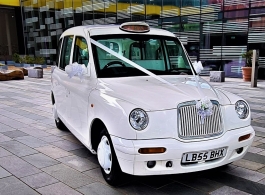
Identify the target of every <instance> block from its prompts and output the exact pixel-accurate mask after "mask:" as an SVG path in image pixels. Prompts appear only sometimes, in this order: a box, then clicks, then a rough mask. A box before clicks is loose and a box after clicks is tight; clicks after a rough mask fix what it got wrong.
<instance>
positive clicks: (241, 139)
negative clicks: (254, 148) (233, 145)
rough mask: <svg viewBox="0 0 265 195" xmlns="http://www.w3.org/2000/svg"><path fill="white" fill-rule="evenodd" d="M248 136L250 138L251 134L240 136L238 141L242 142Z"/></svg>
mask: <svg viewBox="0 0 265 195" xmlns="http://www.w3.org/2000/svg"><path fill="white" fill-rule="evenodd" d="M248 138H250V134H247V135H243V136H240V137H239V138H238V141H239V142H241V141H244V140H246V139H248Z"/></svg>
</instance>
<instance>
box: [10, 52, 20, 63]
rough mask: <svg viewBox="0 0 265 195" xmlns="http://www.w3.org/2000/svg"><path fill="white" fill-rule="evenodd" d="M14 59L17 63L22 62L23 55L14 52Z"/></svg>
mask: <svg viewBox="0 0 265 195" xmlns="http://www.w3.org/2000/svg"><path fill="white" fill-rule="evenodd" d="M12 60H13V61H14V62H15V63H21V57H20V56H19V55H18V54H17V53H14V54H13V56H12Z"/></svg>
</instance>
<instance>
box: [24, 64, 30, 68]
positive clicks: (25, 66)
mask: <svg viewBox="0 0 265 195" xmlns="http://www.w3.org/2000/svg"><path fill="white" fill-rule="evenodd" d="M23 67H24V68H29V67H31V64H24V66H23Z"/></svg>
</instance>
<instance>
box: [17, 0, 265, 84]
mask: <svg viewBox="0 0 265 195" xmlns="http://www.w3.org/2000/svg"><path fill="white" fill-rule="evenodd" d="M21 10H22V20H23V29H20V33H22V34H23V33H24V37H25V41H20V42H19V43H23V44H24V42H25V50H26V53H27V54H31V55H35V56H43V57H45V58H46V60H47V63H48V64H53V63H54V61H55V56H56V47H57V42H58V39H59V37H60V35H61V34H62V32H63V31H64V30H65V29H67V28H70V27H73V26H77V25H93V24H117V23H118V24H120V23H123V22H127V21H145V22H147V23H148V24H149V25H150V26H153V27H156V28H163V29H167V30H169V31H171V32H173V33H175V34H176V35H177V36H178V37H179V38H180V40H181V41H182V42H183V43H184V45H185V47H186V49H187V51H188V53H189V54H190V55H192V56H193V60H194V59H196V58H199V59H200V60H201V61H202V62H203V64H204V65H205V66H209V67H211V68H214V69H222V70H225V71H226V76H231V77H240V76H241V66H244V64H245V61H244V59H242V57H241V54H242V53H244V52H246V51H247V50H251V49H259V51H260V58H259V64H260V67H262V66H263V67H264V68H265V1H264V0H21ZM19 45H20V44H19ZM264 70H265V69H262V70H261V69H260V71H259V74H260V75H259V76H260V78H263V79H265V71H264Z"/></svg>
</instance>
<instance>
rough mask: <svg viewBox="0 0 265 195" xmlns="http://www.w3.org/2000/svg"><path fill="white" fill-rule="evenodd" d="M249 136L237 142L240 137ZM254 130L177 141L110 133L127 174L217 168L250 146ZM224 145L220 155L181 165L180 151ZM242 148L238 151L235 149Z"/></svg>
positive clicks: (192, 150) (238, 130) (122, 167)
mask: <svg viewBox="0 0 265 195" xmlns="http://www.w3.org/2000/svg"><path fill="white" fill-rule="evenodd" d="M246 134H251V136H250V137H249V138H248V139H246V140H244V141H241V142H239V141H238V138H239V137H240V136H243V135H246ZM254 136H255V132H254V130H253V128H252V127H251V126H248V127H244V128H239V129H235V130H231V131H227V132H226V133H225V134H224V135H223V136H221V137H219V138H215V139H213V138H212V139H210V140H205V141H198V140H196V141H191V142H188V143H187V142H185V143H184V142H181V141H179V140H176V139H149V140H125V139H121V138H118V137H115V136H111V138H112V142H113V146H114V149H115V152H116V155H117V158H118V161H119V164H120V167H121V169H122V171H123V172H125V173H128V174H131V175H162V174H163V175H164V174H176V173H188V172H195V171H202V170H206V169H211V168H215V167H219V166H222V165H225V164H228V163H231V162H233V161H236V160H238V159H241V158H242V157H243V156H244V155H245V154H246V152H247V150H248V148H249V147H250V146H251V144H252V142H253V139H254ZM148 147H150V148H151V147H165V148H166V152H165V153H162V154H139V153H138V150H139V149H140V148H148ZM223 147H226V148H227V153H226V155H225V156H224V157H222V158H219V159H216V160H212V161H208V162H201V163H195V164H181V159H182V156H183V154H184V153H189V152H199V151H208V150H212V149H216V148H223ZM238 148H243V151H242V152H241V153H240V154H238V153H237V152H236V149H238ZM148 161H156V166H155V167H153V168H148V167H147V162H148ZM168 161H172V162H173V166H172V167H166V163H167V162H168Z"/></svg>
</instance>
